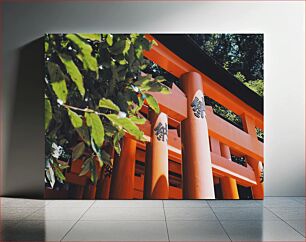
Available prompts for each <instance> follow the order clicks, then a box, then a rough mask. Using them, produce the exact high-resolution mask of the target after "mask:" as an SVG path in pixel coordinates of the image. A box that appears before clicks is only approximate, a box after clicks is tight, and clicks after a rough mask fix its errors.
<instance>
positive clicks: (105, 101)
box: [99, 98, 120, 112]
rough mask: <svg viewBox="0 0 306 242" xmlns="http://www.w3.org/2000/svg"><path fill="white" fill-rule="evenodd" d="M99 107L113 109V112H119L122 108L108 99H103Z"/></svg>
mask: <svg viewBox="0 0 306 242" xmlns="http://www.w3.org/2000/svg"><path fill="white" fill-rule="evenodd" d="M99 107H100V108H108V109H112V110H115V111H117V112H119V111H120V108H119V107H118V106H117V105H116V104H114V103H113V101H112V100H110V99H106V98H102V99H101V100H100V101H99Z"/></svg>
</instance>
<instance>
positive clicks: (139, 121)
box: [130, 116, 147, 124]
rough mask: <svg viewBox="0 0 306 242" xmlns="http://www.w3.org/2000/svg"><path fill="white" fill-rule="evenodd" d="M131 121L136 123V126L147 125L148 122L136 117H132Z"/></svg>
mask: <svg viewBox="0 0 306 242" xmlns="http://www.w3.org/2000/svg"><path fill="white" fill-rule="evenodd" d="M130 120H131V121H132V122H134V124H145V122H146V121H147V120H146V119H145V118H139V117H136V116H132V117H130Z"/></svg>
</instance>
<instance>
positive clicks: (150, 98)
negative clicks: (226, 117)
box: [146, 93, 160, 113]
mask: <svg viewBox="0 0 306 242" xmlns="http://www.w3.org/2000/svg"><path fill="white" fill-rule="evenodd" d="M146 100H147V103H148V105H149V107H150V108H152V109H153V110H154V112H155V113H159V112H160V110H159V105H158V102H157V101H156V99H155V98H154V97H153V96H152V95H151V94H148V93H146Z"/></svg>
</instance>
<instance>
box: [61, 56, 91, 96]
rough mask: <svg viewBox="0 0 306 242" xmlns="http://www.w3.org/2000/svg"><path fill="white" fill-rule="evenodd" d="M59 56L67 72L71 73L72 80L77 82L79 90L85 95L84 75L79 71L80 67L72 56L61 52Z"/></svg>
mask: <svg viewBox="0 0 306 242" xmlns="http://www.w3.org/2000/svg"><path fill="white" fill-rule="evenodd" d="M59 58H60V60H61V61H62V63H63V64H64V65H65V67H66V70H67V72H68V73H69V75H70V77H71V79H72V81H73V82H74V83H75V84H76V86H77V88H78V90H79V92H80V93H81V95H82V96H83V97H84V94H85V88H84V83H83V77H82V74H81V73H80V71H79V68H78V67H77V66H76V65H75V63H74V62H73V60H72V59H71V57H70V56H68V55H64V54H59Z"/></svg>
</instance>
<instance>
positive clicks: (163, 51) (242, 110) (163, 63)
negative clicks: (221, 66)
mask: <svg viewBox="0 0 306 242" xmlns="http://www.w3.org/2000/svg"><path fill="white" fill-rule="evenodd" d="M146 38H147V39H149V40H153V39H154V38H153V36H151V35H146ZM154 40H155V41H156V42H157V44H158V45H157V46H153V48H152V49H151V50H150V51H145V52H144V55H145V57H147V58H148V59H150V60H152V61H153V62H154V63H155V64H157V65H158V66H160V67H161V68H163V69H165V70H166V71H168V72H170V73H171V74H172V75H174V76H176V77H178V78H180V77H181V75H182V74H184V73H186V72H190V71H195V72H198V73H199V74H200V75H201V76H202V79H203V87H204V92H205V95H207V96H209V97H211V98H212V99H214V100H215V101H217V102H218V103H220V104H221V105H223V106H224V107H227V108H228V109H230V110H232V111H233V112H235V113H236V114H238V115H242V114H247V115H249V116H250V117H252V118H253V119H254V120H255V124H256V127H258V128H260V129H262V130H263V115H262V114H261V113H259V112H258V111H256V110H255V109H253V108H252V107H250V106H249V105H247V104H246V103H244V102H243V101H242V100H240V99H239V98H238V97H236V96H235V95H233V94H232V93H231V92H229V91H228V90H226V89H225V88H223V87H222V86H221V85H219V84H217V83H216V82H214V81H213V80H212V79H211V78H209V77H208V76H206V75H205V74H204V73H202V72H201V71H199V70H198V69H196V68H195V67H193V66H192V65H190V64H189V63H187V62H186V61H184V60H183V59H181V58H180V57H178V56H177V55H176V54H174V53H173V52H171V51H170V50H169V49H168V48H166V47H165V46H164V45H163V44H162V43H160V42H159V41H158V40H156V39H154Z"/></svg>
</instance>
